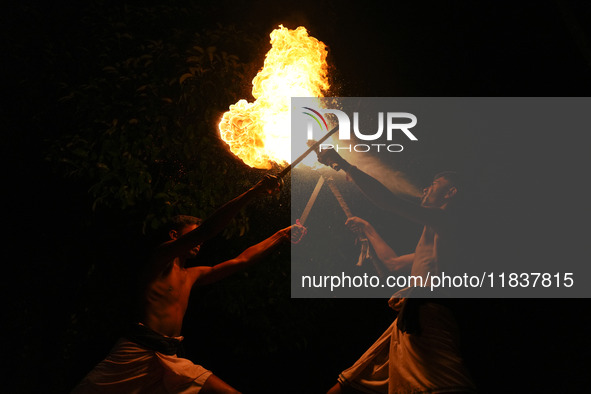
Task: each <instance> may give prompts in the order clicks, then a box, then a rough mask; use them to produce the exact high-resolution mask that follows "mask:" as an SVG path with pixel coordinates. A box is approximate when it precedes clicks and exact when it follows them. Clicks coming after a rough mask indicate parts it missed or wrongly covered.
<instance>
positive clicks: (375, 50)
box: [2, 1, 591, 393]
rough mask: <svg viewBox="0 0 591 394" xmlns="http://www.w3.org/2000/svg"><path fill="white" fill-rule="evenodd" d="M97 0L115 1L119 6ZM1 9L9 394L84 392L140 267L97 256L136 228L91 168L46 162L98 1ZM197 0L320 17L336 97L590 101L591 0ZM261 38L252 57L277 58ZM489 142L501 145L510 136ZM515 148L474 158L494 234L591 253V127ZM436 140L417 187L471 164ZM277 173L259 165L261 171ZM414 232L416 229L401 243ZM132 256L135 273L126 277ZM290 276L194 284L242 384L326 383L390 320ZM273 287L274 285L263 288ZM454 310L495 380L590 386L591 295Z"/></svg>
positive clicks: (203, 338) (220, 363) (201, 342)
mask: <svg viewBox="0 0 591 394" xmlns="http://www.w3.org/2000/svg"><path fill="white" fill-rule="evenodd" d="M143 3H144V4H148V5H149V4H155V3H156V2H147V3H146V2H143ZM176 3H183V2H176ZM187 3H190V2H187ZM94 4H99V5H101V4H103V5H104V6H105V10H112V8H111V7H107V5H111V3H109V2H95V3H94ZM128 4H130V5H133V4H134V3H133V2H128ZM4 7H5V12H3V13H2V18H3V19H2V29H3V34H2V40H3V48H5V50H6V51H7V53H6V56H3V58H4V59H6V62H5V61H3V63H4V64H5V66H4V67H3V89H2V90H3V94H4V96H5V97H4V100H3V104H2V112H3V113H2V126H3V127H2V128H3V133H2V136H3V143H2V158H3V166H2V167H3V170H4V172H5V177H4V187H3V192H2V194H3V197H4V200H5V203H4V215H3V216H4V217H6V218H8V221H7V222H6V224H7V226H6V232H7V233H8V235H9V236H8V237H6V238H5V239H6V246H7V247H6V248H5V250H6V252H7V253H6V257H5V258H4V261H5V267H6V269H5V270H4V274H5V285H4V286H3V290H4V293H5V294H4V304H5V309H4V310H5V313H4V317H3V324H2V325H3V328H5V329H6V330H7V332H6V333H5V335H4V340H5V342H6V345H7V347H6V359H7V360H8V362H5V363H4V365H7V364H8V366H5V367H3V369H4V372H5V373H4V375H5V376H7V377H8V379H5V381H4V383H3V384H4V385H6V386H7V387H6V390H3V391H6V392H56V393H58V392H68V391H69V390H70V389H71V388H72V387H73V386H74V385H75V384H76V383H77V382H78V381H79V380H80V379H81V378H82V377H83V376H84V374H85V373H86V372H87V371H88V370H90V369H91V368H92V366H93V365H94V364H95V363H96V362H98V361H99V360H101V359H102V358H103V357H104V356H105V355H106V354H107V352H108V350H109V348H110V347H111V346H112V344H113V343H114V341H115V340H116V338H117V337H118V335H119V328H120V323H121V321H123V320H125V319H124V318H125V315H124V313H123V312H121V311H120V309H122V308H118V305H117V303H116V302H114V301H113V300H115V299H117V296H118V295H120V296H122V297H128V296H129V294H128V293H127V292H125V291H121V290H119V289H120V288H121V287H124V286H125V283H124V281H123V279H121V278H125V277H126V275H125V274H126V273H128V272H127V271H129V268H126V267H125V266H123V265H114V264H111V265H109V264H108V263H105V266H106V268H102V269H101V268H100V267H99V268H97V269H95V270H89V261H95V260H97V259H98V258H100V259H104V260H105V261H107V260H109V259H112V261H115V262H120V259H121V254H122V253H123V252H121V249H120V247H121V244H122V243H123V242H122V240H121V238H120V237H118V236H116V235H117V234H118V233H117V231H115V230H113V226H114V225H115V224H116V225H118V226H120V227H121V228H124V227H125V222H126V215H125V211H123V212H119V211H109V210H105V211H98V212H97V211H92V210H91V205H92V199H91V198H90V197H89V192H88V187H87V185H86V184H85V182H84V180H76V179H71V178H66V177H63V176H62V175H60V174H56V173H55V172H53V171H51V170H50V168H49V166H48V165H47V162H46V161H45V160H44V159H45V156H46V152H47V149H48V145H49V144H50V143H51V141H53V140H55V139H56V138H57V137H58V136H60V134H61V132H62V129H61V127H62V126H63V124H64V117H67V116H68V115H67V114H65V113H63V112H60V111H59V106H58V104H57V100H58V95H57V94H56V93H55V90H56V89H57V88H56V86H57V85H58V84H57V83H56V77H55V75H57V74H60V73H64V72H66V73H67V74H69V75H73V78H74V79H75V78H76V76H78V75H82V74H84V70H80V69H79V68H78V64H89V62H92V59H93V52H92V51H91V50H89V49H88V48H91V47H90V46H89V47H88V48H85V47H84V45H83V44H80V43H84V42H85V37H86V36H90V35H91V33H92V32H90V31H89V30H87V25H86V24H85V23H83V22H81V19H80V18H81V16H84V15H87V14H86V11H87V8H86V6H85V5H76V6H73V5H71V4H69V3H67V2H59V1H58V2H52V3H51V4H36V3H34V2H26V1H25V2H18V4H17V3H14V4H12V5H10V4H9V5H5V6H4ZM201 10H202V14H201V15H200V18H198V19H199V20H198V22H195V30H196V31H200V29H203V28H204V27H206V26H208V25H215V24H217V23H221V24H224V25H230V24H233V25H236V26H237V27H239V28H240V29H241V30H246V31H251V32H252V34H253V36H257V37H264V36H265V35H267V34H268V33H269V32H270V31H271V30H272V29H273V28H275V27H276V26H277V25H278V24H280V23H283V24H285V25H286V26H288V27H291V28H294V27H296V26H298V25H305V26H306V27H307V28H308V30H309V31H310V34H311V35H313V36H314V37H316V38H318V39H320V40H321V41H323V42H325V43H326V44H327V45H328V46H329V51H330V58H329V61H330V63H331V65H332V67H333V69H332V70H331V76H332V78H333V91H332V92H331V93H332V95H335V96H339V95H340V96H360V97H361V96H400V97H404V96H417V97H419V96H424V97H428V96H441V97H447V96H454V97H462V96H464V97H473V96H498V97H505V96H523V97H530V96H540V97H547V96H588V94H589V89H590V88H591V46H590V41H589V40H590V36H589V33H590V32H589V25H590V24H589V22H590V17H591V14H590V9H589V6H588V5H586V4H585V2H576V1H539V2H535V3H527V4H526V3H524V4H515V3H514V2H494V3H487V4H468V3H464V2H452V3H445V2H428V3H421V4H416V5H409V4H402V3H399V2H390V3H388V5H384V4H380V3H377V2H376V3H375V4H374V3H364V4H358V3H356V4H349V3H332V2H328V1H314V2H308V1H303V2H297V3H281V2H273V1H262V2H257V3H256V4H247V3H246V2H231V1H217V2H212V3H211V4H207V5H202V6H201ZM92 15H94V16H95V17H97V18H98V16H99V15H98V14H97V13H96V11H95V12H94V14H92ZM146 28H149V27H146ZM185 28H189V29H190V25H188V26H186V27H185ZM73 38H76V40H73ZM74 41H75V42H76V47H73V48H69V52H70V53H74V54H76V56H74V57H71V58H63V59H60V60H59V61H56V60H55V58H51V59H52V62H47V59H48V57H47V56H45V55H44V54H46V53H47V51H48V50H49V49H51V48H54V50H55V48H56V47H60V46H66V47H67V46H68V45H69V43H72V42H74ZM264 42H266V41H264ZM89 45H90V44H89ZM265 51H266V49H261V51H260V54H253V59H252V60H253V61H254V60H257V62H259V64H261V62H262V56H263V54H264V52H265ZM255 55H256V56H260V58H259V59H254V58H255V57H256V56H255ZM77 56H79V59H77V58H76V57H77ZM231 103H233V102H228V103H227V104H228V105H229V104H231ZM54 114H55V115H54ZM54 116H55V118H54ZM540 116H543V114H540ZM40 119H41V120H43V122H40V121H39V120H40ZM487 143H490V144H492V145H491V147H492V148H491V150H490V152H495V149H493V148H494V147H495V146H501V145H502V146H506V145H507V144H508V143H509V141H499V140H496V139H494V138H491V139H490V141H487ZM510 143H511V144H512V145H511V146H512V148H511V149H503V150H499V151H498V155H494V154H491V155H489V156H487V157H486V160H487V162H486V163H485V164H482V162H481V163H479V164H480V167H479V168H478V171H473V172H474V174H475V175H479V174H480V175H483V174H485V175H486V176H488V177H489V178H487V179H488V182H487V183H486V188H485V189H484V191H485V192H486V193H487V194H486V198H485V199H484V201H485V202H486V204H487V206H488V207H490V206H493V207H494V206H495V204H498V206H499V207H500V208H496V209H492V212H501V211H502V212H504V215H503V218H504V219H506V220H507V222H506V223H504V225H503V226H499V227H497V228H496V230H498V231H501V232H503V236H502V237H499V238H498V239H499V240H500V241H504V242H509V243H512V242H515V239H519V237H520V236H522V235H523V234H528V236H527V239H528V243H527V250H526V252H525V253H524V258H537V257H539V256H542V255H543V256H546V257H547V256H551V257H552V258H555V259H556V265H557V266H558V267H560V263H561V259H565V258H568V259H578V260H580V262H581V264H586V263H587V262H588V260H589V259H588V253H587V252H588V247H587V244H588V240H587V238H586V235H588V230H586V228H587V227H588V223H589V222H588V219H589V208H588V202H587V201H586V200H587V196H588V190H589V187H588V186H587V182H588V176H587V174H586V172H587V171H588V169H589V165H588V164H589V159H588V156H589V155H588V148H589V138H588V137H587V136H586V135H573V134H572V133H569V130H568V129H564V130H557V131H556V133H555V134H553V135H538V134H536V133H535V131H531V130H524V131H523V134H522V135H520V136H516V137H515V139H512V140H511V141H510ZM495 144H497V145H495ZM429 153H430V152H423V154H422V155H421V160H420V161H418V162H411V163H407V167H406V168H404V170H405V172H406V173H407V174H408V176H409V177H410V178H411V180H412V181H413V182H416V184H417V185H421V184H424V183H425V182H427V181H428V177H429V176H430V174H432V173H433V172H434V171H436V170H438V169H440V168H441V167H442V166H447V165H451V166H455V167H460V168H459V169H464V168H461V167H462V165H463V166H469V165H470V164H471V163H473V162H471V161H468V162H463V164H462V165H459V166H458V163H460V162H459V161H458V160H456V158H454V157H446V156H445V155H443V154H441V153H438V154H436V155H435V154H429ZM431 153H432V152H431ZM429 158H431V159H429ZM475 159H477V158H475ZM261 174H262V172H261V171H253V172H252V178H253V179H255V180H256V179H258V177H260V175H261ZM286 186H287V188H289V184H287V185H286ZM288 200H289V193H287V191H284V192H283V194H282V196H281V197H280V198H279V199H277V200H269V201H267V205H266V206H267V210H266V211H264V213H261V206H260V205H259V206H255V207H256V208H257V209H254V208H253V209H251V210H249V211H248V215H249V217H250V220H251V222H250V229H251V230H250V231H249V232H248V233H247V234H246V235H245V236H244V237H242V238H238V239H236V238H234V239H233V240H231V241H230V242H231V244H232V246H231V248H230V250H227V251H224V253H226V252H227V253H231V252H234V251H236V250H238V251H239V250H240V248H243V247H244V246H246V245H248V244H250V243H252V242H253V241H255V240H259V239H261V238H263V237H265V236H267V235H269V234H270V233H272V231H274V230H275V229H277V228H278V227H279V225H283V224H285V220H286V218H287V217H288V215H289V212H288V210H286V209H284V208H285V207H287V206H288V205H289V202H288ZM221 203H223V201H219V204H221ZM274 204H276V205H274ZM507 212H509V213H510V214H507ZM548 218H551V219H548ZM287 220H288V219H287ZM545 223H552V226H553V228H550V229H548V228H545V227H544V224H545ZM556 226H560V228H556ZM114 234H115V235H114ZM532 234H533V235H532ZM558 235H560V236H558ZM537 241H539V242H537ZM225 242H226V241H225V239H223V238H219V239H216V240H214V241H213V242H212V243H211V245H210V246H209V248H210V250H211V251H210V252H208V250H207V249H206V250H205V251H204V252H206V253H210V254H211V255H216V256H217V257H220V256H218V255H221V257H224V253H222V252H215V251H217V250H219V249H220V248H222V247H224V248H226V246H225V245H226V243H225ZM412 242H413V241H412V240H411V239H410V238H409V239H405V245H403V246H402V247H403V248H404V247H408V245H410V244H411V243H412ZM488 245H489V246H490V247H491V248H493V250H491V253H493V254H494V255H497V256H499V258H503V253H504V251H505V250H507V253H511V250H512V249H511V248H508V247H507V244H504V243H503V242H499V243H498V244H490V243H489V244H488ZM411 246H412V245H411ZM528 251H531V255H529V254H528V253H527V252H528ZM288 255H289V250H282V251H281V252H280V253H279V254H277V255H275V256H274V257H273V258H271V259H270V261H269V263H268V266H271V267H284V268H285V266H286V264H287V266H288V264H289V263H288V261H287V260H288V258H287V256H288ZM97 256H98V258H97ZM528 256H529V257H528ZM273 264H275V265H273ZM118 269H120V270H121V271H120V272H119V273H121V278H119V277H118V276H117V275H114V273H117V272H118V271H117V270H118ZM558 269H559V268H558ZM283 272H284V271H282V270H281V269H279V268H265V269H263V268H259V267H255V268H253V269H251V270H249V271H248V272H247V273H245V274H240V275H237V276H236V277H235V278H230V279H228V281H227V282H226V284H224V285H223V286H221V287H216V286H217V285H216V286H210V287H207V288H204V289H199V290H197V291H196V292H195V294H194V295H193V297H192V300H191V305H190V309H189V311H188V313H187V317H186V321H185V325H184V335H185V336H186V345H187V351H188V357H189V358H191V359H192V360H194V361H195V362H197V363H200V364H203V365H204V366H206V367H207V368H210V369H212V370H213V371H214V373H216V374H217V375H218V376H220V377H221V378H222V379H224V380H226V381H228V382H229V383H230V384H232V385H233V386H235V387H237V388H238V389H240V390H242V391H244V392H252V393H315V392H324V391H325V390H327V389H328V388H329V387H330V386H331V385H332V384H334V382H335V379H336V377H337V375H338V373H339V372H340V371H341V370H343V369H344V368H346V367H348V366H350V365H351V363H352V362H354V361H355V360H356V358H357V357H358V356H359V355H360V354H361V353H362V352H363V351H364V350H365V349H366V348H367V347H368V346H369V345H370V344H371V343H373V340H374V339H376V338H377V337H378V336H379V335H380V334H381V332H382V331H383V330H384V329H385V328H386V327H387V326H388V325H389V324H390V322H391V321H392V318H393V316H392V313H391V312H390V311H389V309H388V308H387V305H386V302H385V300H353V299H350V300H349V299H344V300H292V299H290V298H289V290H288V289H289V281H288V278H285V277H282V276H281V275H282V273H283ZM274 274H276V275H275V276H273V275H274ZM257 277H258V278H259V279H258V282H257V279H255V278H257ZM586 279H587V278H577V279H576V281H578V282H580V283H584V282H585V280H586ZM251 282H252V283H251ZM267 282H275V283H274V285H268V286H265V285H261V283H267ZM283 285H284V286H283ZM278 289H280V290H278ZM127 301H128V300H127V299H125V300H123V301H122V302H121V303H122V304H126V303H127ZM457 304H458V307H459V309H460V310H462V311H463V312H464V313H462V314H460V315H459V316H458V320H459V322H460V325H461V330H462V338H463V347H464V354H465V357H466V361H467V364H468V365H469V368H470V369H471V371H472V373H473V375H474V378H475V380H476V383H477V384H478V386H479V387H480V389H481V391H482V392H484V393H496V392H538V393H555V392H569V393H576V392H581V391H584V390H585V389H586V388H587V387H588V386H589V383H591V382H590V380H589V374H588V371H589V367H590V365H589V364H590V363H589V361H588V357H587V352H588V351H589V350H590V346H589V345H590V339H589V336H588V328H587V325H588V323H589V319H588V317H587V314H588V311H589V303H588V301H587V300H579V299H562V300H556V299H520V300H511V299H486V300H480V299H475V300H459V301H457ZM97 322H100V324H96V323H97Z"/></svg>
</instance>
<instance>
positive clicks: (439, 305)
mask: <svg viewBox="0 0 591 394" xmlns="http://www.w3.org/2000/svg"><path fill="white" fill-rule="evenodd" d="M318 160H319V161H320V162H321V163H323V164H325V165H328V166H330V167H332V168H333V169H335V170H337V171H338V170H344V171H345V172H346V173H347V176H348V177H349V178H350V179H352V180H353V182H355V184H356V185H357V186H358V187H359V188H360V190H361V191H362V192H363V193H364V194H365V195H366V196H367V197H368V198H369V199H370V200H371V201H372V202H373V203H374V204H376V205H377V206H378V207H381V208H382V209H385V210H388V211H391V212H394V213H396V214H399V215H400V216H403V217H405V218H407V219H410V220H412V221H414V222H418V223H420V224H422V225H423V226H424V227H423V233H422V235H421V238H420V239H419V242H418V244H417V246H416V249H415V252H414V253H411V254H407V255H402V256H399V255H398V254H396V253H395V252H394V250H393V249H392V248H391V247H390V246H389V245H387V244H386V242H385V241H384V240H383V239H382V237H381V236H380V235H379V234H378V233H377V231H376V230H375V228H374V227H373V226H372V225H371V224H369V223H368V222H367V221H365V220H363V219H360V218H358V217H352V218H349V219H348V220H347V223H346V224H347V226H349V227H350V228H351V229H352V230H363V232H364V233H365V235H366V236H367V238H368V240H369V241H370V243H371V245H372V246H373V248H374V250H375V252H376V254H377V256H378V258H379V259H380V260H381V261H382V262H383V263H384V266H385V267H386V268H387V269H388V270H389V271H390V272H399V271H400V270H404V269H408V268H409V267H410V270H411V275H415V276H421V277H423V279H427V275H428V274H429V275H431V276H433V275H438V274H440V273H441V272H445V271H447V272H450V271H452V270H453V264H454V262H455V260H456V245H455V242H456V231H455V227H456V220H455V216H454V214H453V213H454V204H455V203H456V202H457V199H458V195H459V194H460V193H461V185H460V184H459V181H458V174H456V173H455V172H443V173H440V174H437V175H436V176H435V177H434V179H433V183H432V184H431V185H430V186H429V187H427V188H425V189H424V191H423V197H422V200H421V204H420V205H418V204H413V203H411V202H409V201H406V200H404V199H401V198H399V197H397V196H396V195H394V194H393V193H392V192H390V191H389V190H388V189H387V188H386V187H385V186H384V185H382V184H381V183H380V182H379V181H377V180H376V179H374V178H372V177H371V176H369V175H367V174H366V173H365V172H363V171H361V170H360V169H358V168H357V167H355V166H352V165H351V164H350V163H348V162H347V161H346V160H344V159H343V158H342V157H341V156H340V155H339V154H338V153H336V152H335V151H334V150H323V151H322V152H320V153H319V154H318ZM425 286H428V284H425ZM422 290H423V289H422V288H407V289H404V290H402V291H400V292H398V293H397V294H395V295H394V296H393V297H392V298H391V299H390V301H389V305H390V306H391V307H392V308H393V309H394V310H396V311H398V316H397V317H396V319H395V320H394V322H393V323H392V325H391V326H390V327H389V328H388V329H387V330H386V331H385V332H384V334H383V335H382V336H381V337H380V338H379V339H378V340H377V341H376V342H375V343H374V344H373V345H372V346H371V347H370V348H369V349H368V350H367V351H366V352H365V353H364V354H363V355H362V356H361V358H360V359H359V360H358V361H357V362H355V364H354V365H353V366H352V367H350V368H348V369H346V370H345V371H343V372H342V373H341V374H340V375H339V377H338V383H337V384H335V385H334V386H333V387H332V388H331V389H330V390H329V391H328V394H339V393H359V392H361V393H381V394H386V393H387V394H394V393H468V392H475V391H476V389H475V386H474V384H473V382H472V379H471V378H470V375H469V373H468V371H467V369H466V367H465V365H464V363H463V360H462V358H461V356H460V351H459V338H458V327H457V324H456V322H455V319H454V317H453V315H452V312H451V310H450V309H449V308H448V307H447V306H446V305H445V304H446V302H445V299H426V298H421V294H418V293H420V292H421V291H422ZM424 294H425V293H424V292H423V294H422V295H424Z"/></svg>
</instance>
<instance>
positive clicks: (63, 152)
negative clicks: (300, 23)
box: [48, 5, 262, 232]
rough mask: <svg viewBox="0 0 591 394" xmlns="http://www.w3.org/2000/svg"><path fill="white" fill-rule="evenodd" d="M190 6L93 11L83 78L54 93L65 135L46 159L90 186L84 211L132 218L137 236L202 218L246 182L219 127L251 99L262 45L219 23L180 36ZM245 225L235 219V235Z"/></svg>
mask: <svg viewBox="0 0 591 394" xmlns="http://www.w3.org/2000/svg"><path fill="white" fill-rule="evenodd" d="M192 7H193V8H189V9H188V8H187V6H186V5H185V6H182V7H181V6H166V7H164V6H158V5H142V6H126V5H122V6H119V7H114V8H113V9H112V12H104V10H102V11H101V12H99V11H98V10H94V11H95V12H96V13H93V12H92V11H93V10H92V9H91V10H90V11H89V13H88V15H87V17H86V20H85V23H87V24H88V26H87V31H90V32H91V34H90V36H89V37H87V38H86V42H85V50H86V51H87V52H88V54H87V55H86V56H84V60H83V62H84V61H85V62H87V64H80V68H83V69H84V70H87V72H86V73H85V74H84V75H78V77H77V78H73V80H64V81H63V82H62V86H61V87H62V92H63V94H62V97H61V99H60V104H61V112H62V113H63V114H68V115H67V121H66V122H65V128H66V130H65V133H64V134H63V135H62V136H61V137H60V138H59V139H58V140H57V141H55V143H54V144H53V145H52V148H51V151H50V153H49V156H48V157H49V159H50V160H51V162H52V163H54V164H56V165H57V168H58V171H59V172H60V173H62V174H64V175H67V176H69V177H75V178H79V179H84V180H85V181H86V182H87V183H88V186H89V192H90V194H91V196H92V198H93V201H92V209H94V210H96V209H98V208H100V207H108V208H110V209H117V210H124V211H126V212H127V214H131V213H132V214H133V216H134V217H135V218H137V219H138V220H140V221H142V222H143V224H144V230H145V229H146V228H150V227H156V226H157V225H158V224H160V223H161V221H162V220H163V218H165V217H167V216H170V215H172V214H176V213H181V212H182V213H187V214H192V215H195V216H200V217H204V216H207V214H209V213H211V211H212V209H213V208H215V207H217V206H219V205H220V202H222V201H224V200H225V199H227V198H228V197H229V196H231V195H233V194H236V193H237V192H238V191H242V190H244V189H245V187H246V186H247V185H248V184H250V183H251V180H250V178H251V177H252V175H250V174H251V173H252V171H250V169H249V168H247V167H246V166H244V165H243V164H242V163H241V162H240V161H239V160H238V159H236V158H234V157H233V156H232V155H231V154H230V153H228V150H227V148H226V147H225V146H224V143H223V142H221V140H220V139H219V138H218V132H217V122H218V121H219V117H220V116H221V113H222V112H223V111H224V110H225V109H227V107H228V105H229V104H230V103H233V102H235V101H236V100H237V98H239V97H244V96H245V95H248V94H249V90H248V89H249V86H250V79H251V78H252V75H253V71H254V66H253V65H252V64H253V63H251V62H249V61H250V60H251V59H250V58H249V57H250V55H251V54H252V53H257V54H258V53H259V51H260V50H259V49H257V48H258V46H259V45H260V43H261V42H262V40H261V39H260V37H257V36H256V35H255V34H245V33H243V32H240V31H237V30H236V29H235V28H233V27H232V26H223V25H220V24H218V25H214V26H210V27H207V28H200V27H199V26H192V28H191V29H188V26H183V25H185V24H188V20H189V19H191V18H190V17H191V16H196V15H199V11H200V9H199V7H198V6H192ZM179 15H181V16H183V15H184V18H180V20H179ZM257 60H260V59H257ZM221 179H223V182H220V180H221ZM246 225H247V221H246V217H245V216H242V217H241V218H240V220H239V225H238V228H236V227H235V228H234V230H237V229H239V230H241V232H244V230H245V228H246Z"/></svg>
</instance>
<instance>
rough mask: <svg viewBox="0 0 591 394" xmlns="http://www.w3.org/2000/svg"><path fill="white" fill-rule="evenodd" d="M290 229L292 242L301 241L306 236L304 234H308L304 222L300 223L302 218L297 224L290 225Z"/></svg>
mask: <svg viewBox="0 0 591 394" xmlns="http://www.w3.org/2000/svg"><path fill="white" fill-rule="evenodd" d="M288 228H289V230H290V235H291V236H290V242H291V243H292V244H297V243H299V242H300V241H301V240H302V238H304V236H305V235H306V233H307V232H308V229H307V228H305V227H304V226H302V224H301V223H300V219H298V220H296V224H294V225H292V226H290V227H288Z"/></svg>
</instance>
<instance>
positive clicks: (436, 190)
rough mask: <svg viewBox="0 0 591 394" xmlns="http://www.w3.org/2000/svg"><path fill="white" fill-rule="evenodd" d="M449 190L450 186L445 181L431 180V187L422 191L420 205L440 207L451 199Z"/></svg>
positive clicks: (439, 179) (440, 179) (442, 179)
mask: <svg viewBox="0 0 591 394" xmlns="http://www.w3.org/2000/svg"><path fill="white" fill-rule="evenodd" d="M450 190H451V184H450V182H449V181H448V180H447V179H445V178H443V177H439V178H437V179H435V180H433V183H431V185H429V186H428V187H426V188H425V189H423V199H422V200H421V205H422V206H424V207H442V206H443V205H444V204H445V203H447V201H448V200H449V198H451V194H450Z"/></svg>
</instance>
